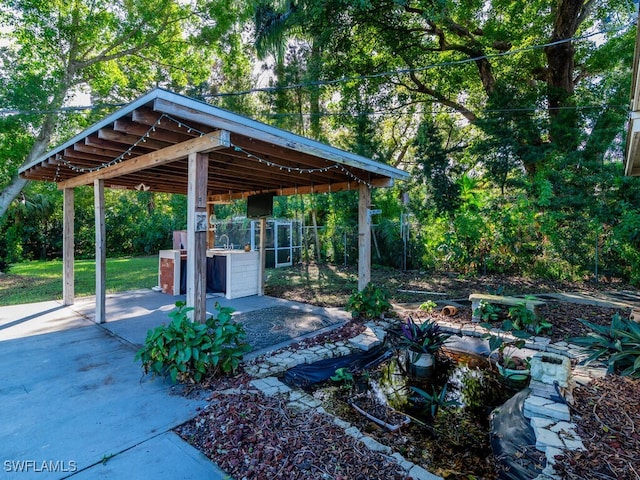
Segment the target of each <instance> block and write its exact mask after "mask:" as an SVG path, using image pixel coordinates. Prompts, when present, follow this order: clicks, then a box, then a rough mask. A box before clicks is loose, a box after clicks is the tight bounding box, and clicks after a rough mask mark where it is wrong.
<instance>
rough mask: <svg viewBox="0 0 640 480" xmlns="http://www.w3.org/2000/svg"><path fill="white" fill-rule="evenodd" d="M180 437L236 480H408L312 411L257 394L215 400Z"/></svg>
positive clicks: (182, 429)
mask: <svg viewBox="0 0 640 480" xmlns="http://www.w3.org/2000/svg"><path fill="white" fill-rule="evenodd" d="M177 433H178V434H179V435H180V436H181V437H182V438H184V439H185V440H186V441H188V442H189V443H191V444H192V445H194V446H195V447H197V448H198V449H199V450H200V451H202V452H203V453H204V454H205V455H207V456H208V457H209V458H211V459H212V460H213V461H215V462H216V464H218V465H219V466H220V467H221V468H222V469H223V470H224V471H225V472H226V473H228V474H230V475H231V476H232V477H233V478H237V479H287V480H297V479H304V480H316V479H323V478H327V479H335V480H369V479H378V478H384V479H390V480H400V479H406V478H407V477H406V475H405V474H404V473H403V471H402V469H401V468H400V467H399V466H398V464H396V463H395V462H392V461H390V460H389V459H388V458H387V457H386V456H385V455H382V454H380V453H376V452H372V451H371V450H369V449H368V448H367V447H365V446H364V445H362V443H360V441H358V440H356V439H355V438H353V437H351V436H349V435H347V434H346V433H345V432H344V429H343V428H341V427H338V426H337V425H335V423H333V420H332V417H330V416H328V415H326V414H321V413H318V412H315V411H313V410H309V411H303V412H298V411H296V410H292V409H289V408H287V406H286V405H285V403H284V401H283V399H282V398H278V397H265V396H264V395H262V394H258V393H238V394H230V395H229V394H215V393H214V394H213V396H212V398H211V402H210V404H209V405H208V406H207V408H206V409H205V410H204V411H203V412H202V413H201V414H200V415H198V417H196V418H195V419H194V420H192V421H190V422H188V423H186V424H185V425H183V426H181V427H179V428H178V430H177Z"/></svg>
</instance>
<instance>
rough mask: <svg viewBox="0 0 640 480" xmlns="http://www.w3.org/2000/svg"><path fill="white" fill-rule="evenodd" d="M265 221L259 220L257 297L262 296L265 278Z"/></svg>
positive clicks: (263, 219) (264, 219) (263, 218)
mask: <svg viewBox="0 0 640 480" xmlns="http://www.w3.org/2000/svg"><path fill="white" fill-rule="evenodd" d="M266 244H267V219H266V218H265V217H262V218H261V219H260V268H258V271H259V272H260V273H259V275H260V278H259V279H258V295H260V296H263V295H264V281H265V276H266V271H267V269H266V265H267V249H266V247H265V246H266Z"/></svg>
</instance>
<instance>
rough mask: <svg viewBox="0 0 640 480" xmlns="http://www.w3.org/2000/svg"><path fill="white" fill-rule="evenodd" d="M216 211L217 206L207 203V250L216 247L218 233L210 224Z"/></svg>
mask: <svg viewBox="0 0 640 480" xmlns="http://www.w3.org/2000/svg"><path fill="white" fill-rule="evenodd" d="M214 211H215V205H214V204H212V203H208V202H207V248H214V247H215V246H216V232H215V231H214V230H213V229H214V226H213V225H211V223H209V222H210V218H211V215H213V213H214Z"/></svg>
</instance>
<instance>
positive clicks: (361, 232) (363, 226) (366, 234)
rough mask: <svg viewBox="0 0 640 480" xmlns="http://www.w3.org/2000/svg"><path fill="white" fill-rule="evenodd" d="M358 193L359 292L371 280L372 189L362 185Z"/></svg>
mask: <svg viewBox="0 0 640 480" xmlns="http://www.w3.org/2000/svg"><path fill="white" fill-rule="evenodd" d="M358 193H359V195H358V290H362V289H363V288H364V287H366V286H367V283H369V281H370V280H371V216H370V215H369V207H370V205H371V189H370V188H369V187H368V186H367V185H360V188H359V190H358Z"/></svg>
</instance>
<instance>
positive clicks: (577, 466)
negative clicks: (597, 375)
mask: <svg viewBox="0 0 640 480" xmlns="http://www.w3.org/2000/svg"><path fill="white" fill-rule="evenodd" d="M573 395H574V397H575V400H576V401H575V405H573V406H572V420H573V421H574V422H575V423H576V424H577V433H578V434H579V435H580V437H581V438H582V440H583V443H584V446H585V447H586V449H587V451H586V452H585V451H575V452H569V453H566V454H564V455H562V456H557V457H556V462H557V463H556V466H555V468H556V470H557V471H558V473H559V474H560V475H561V477H562V478H566V479H571V480H582V479H586V478H589V479H607V480H608V479H620V480H623V479H624V480H640V379H631V378H628V377H619V376H617V375H610V376H607V377H605V378H604V379H600V380H595V381H594V382H592V383H591V384H589V385H587V386H584V387H579V388H576V389H575V390H574V392H573Z"/></svg>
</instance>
